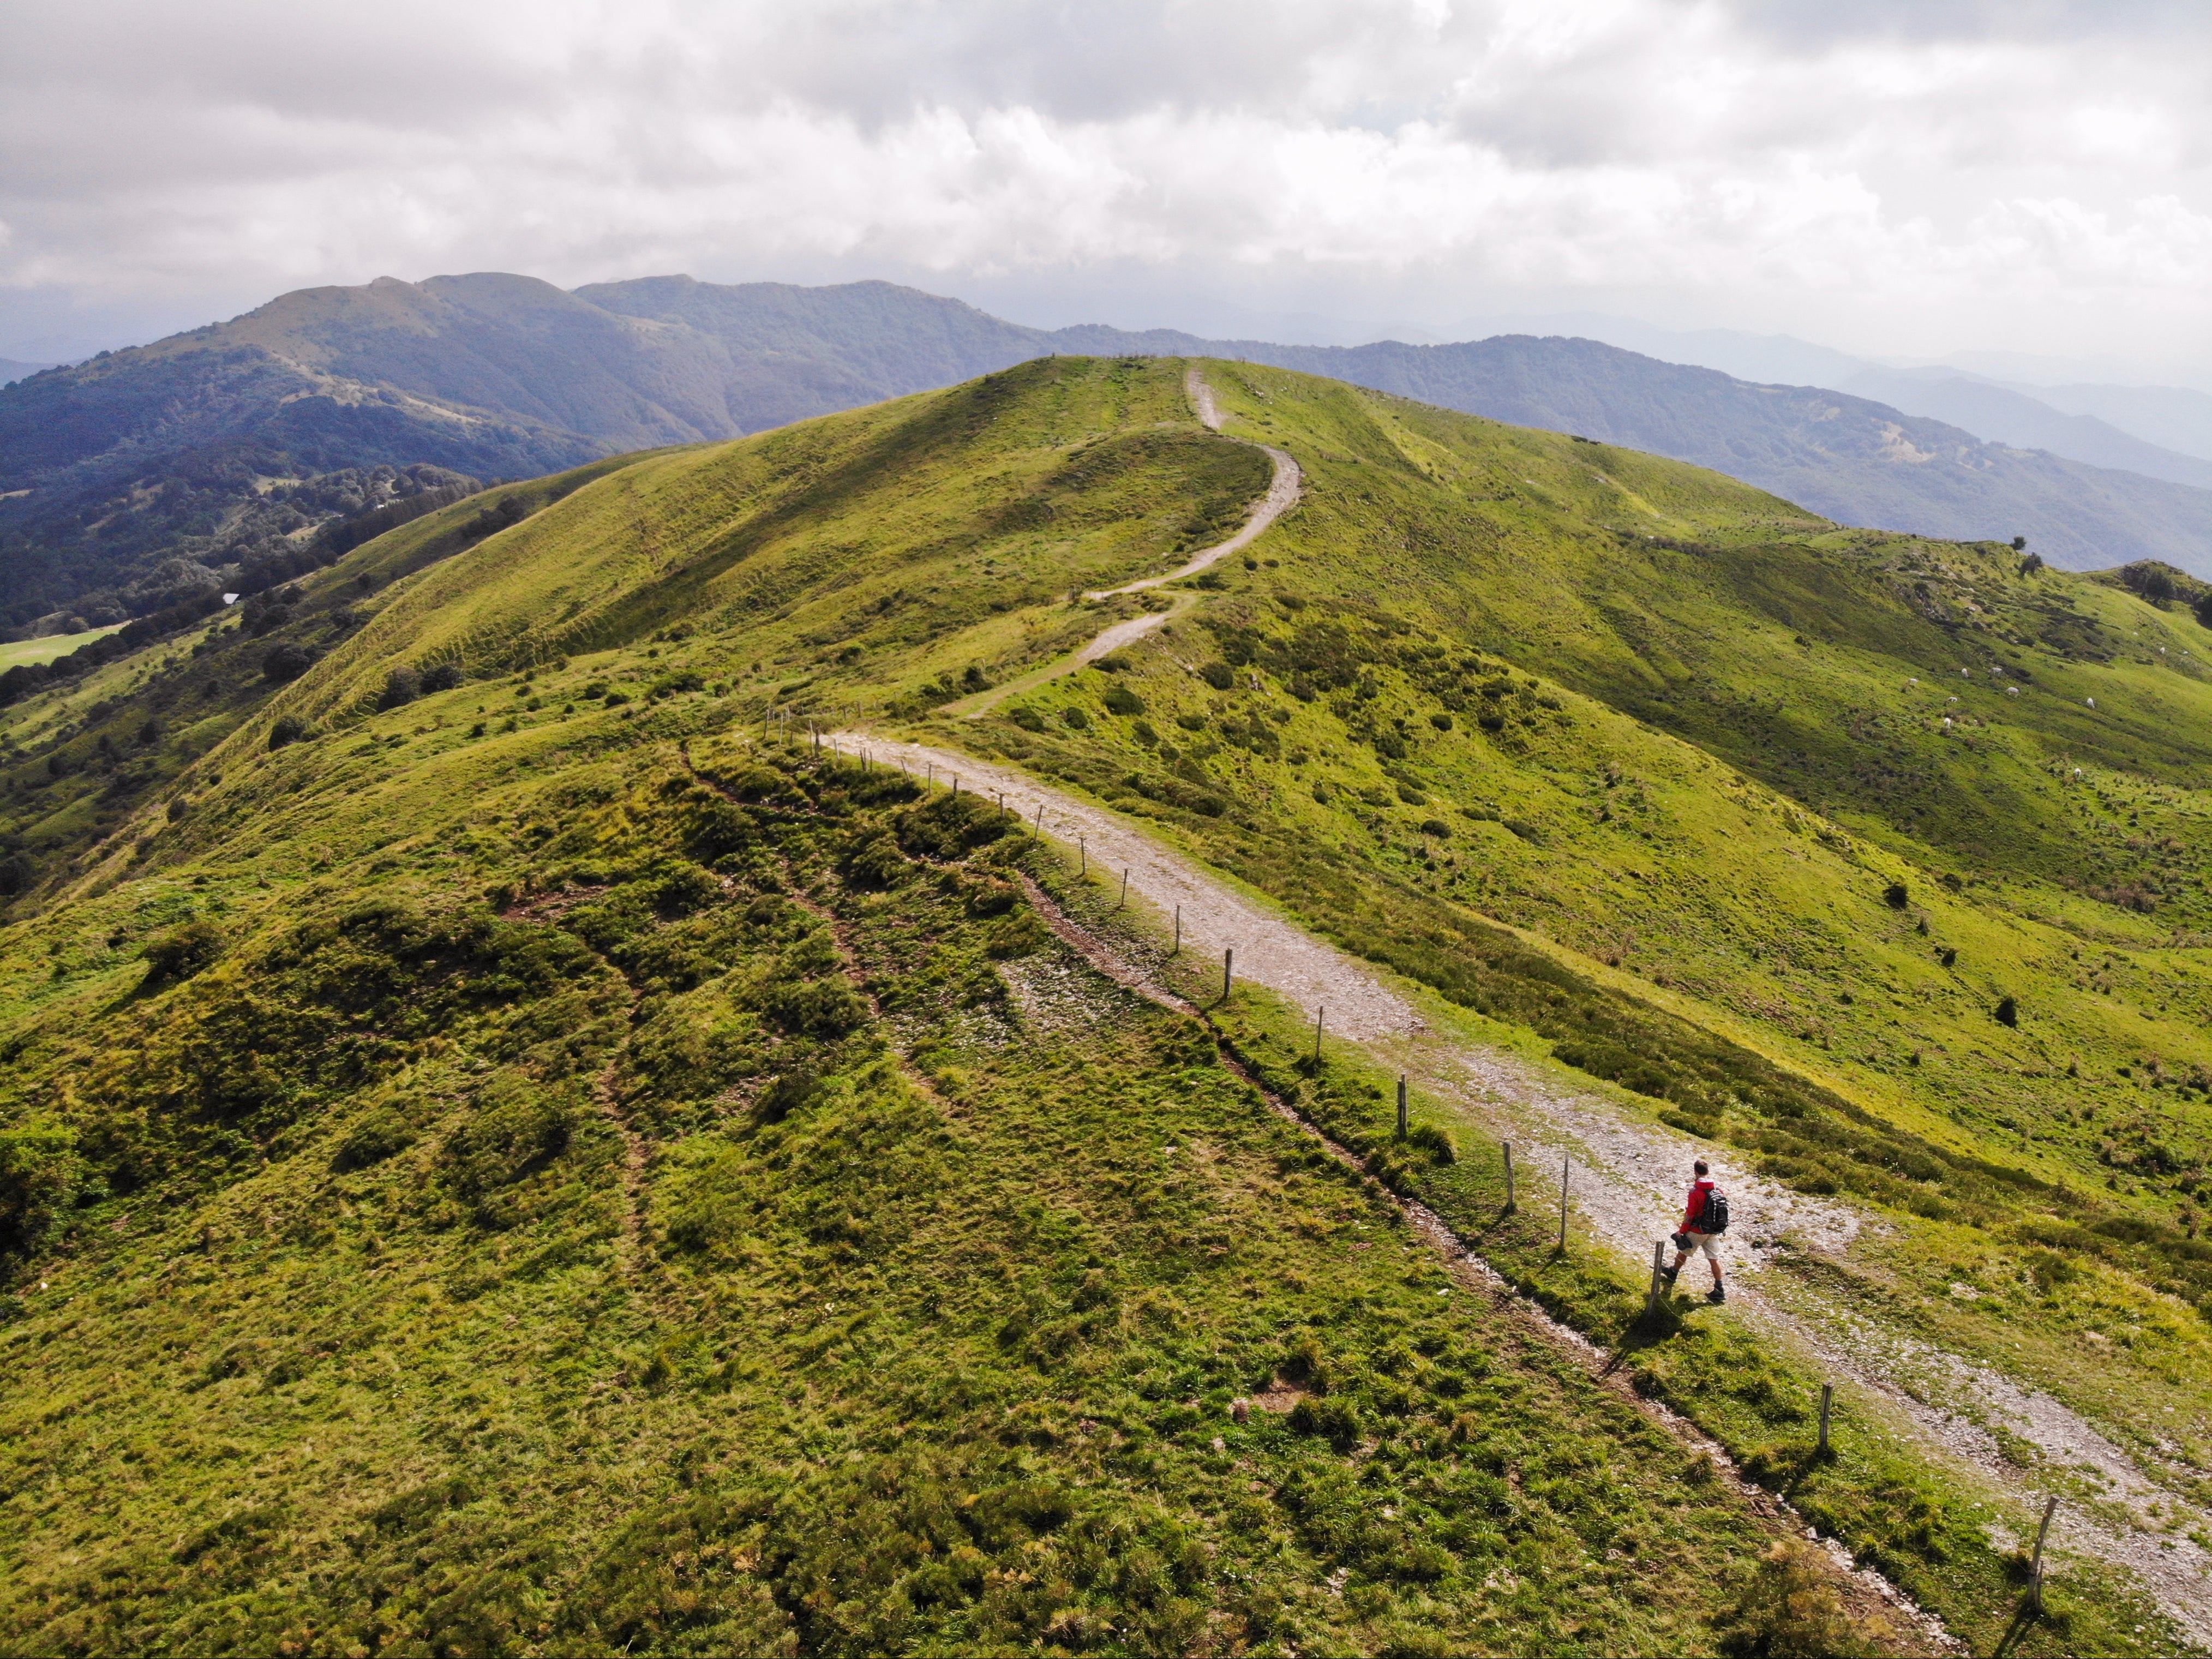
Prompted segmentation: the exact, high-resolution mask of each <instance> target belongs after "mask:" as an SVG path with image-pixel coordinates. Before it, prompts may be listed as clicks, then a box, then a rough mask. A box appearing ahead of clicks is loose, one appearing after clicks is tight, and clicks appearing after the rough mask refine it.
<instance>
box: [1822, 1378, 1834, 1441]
mask: <svg viewBox="0 0 2212 1659" xmlns="http://www.w3.org/2000/svg"><path fill="white" fill-rule="evenodd" d="M1835 1403H1836V1385H1835V1384H1834V1383H1822V1384H1820V1452H1819V1455H1820V1456H1822V1457H1829V1456H1832V1455H1834V1454H1833V1452H1832V1450H1831V1449H1830V1447H1829V1445H1828V1413H1830V1412H1831V1411H1832V1409H1833V1408H1834V1407H1835Z"/></svg>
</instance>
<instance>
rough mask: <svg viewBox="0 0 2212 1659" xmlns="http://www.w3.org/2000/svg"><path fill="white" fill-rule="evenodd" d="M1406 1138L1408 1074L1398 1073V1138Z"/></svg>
mask: <svg viewBox="0 0 2212 1659" xmlns="http://www.w3.org/2000/svg"><path fill="white" fill-rule="evenodd" d="M1405 1138H1406V1074H1405V1073H1403V1072H1401V1073H1398V1139H1401V1140H1403V1139H1405Z"/></svg>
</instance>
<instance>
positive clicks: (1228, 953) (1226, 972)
mask: <svg viewBox="0 0 2212 1659" xmlns="http://www.w3.org/2000/svg"><path fill="white" fill-rule="evenodd" d="M1236 972H1237V947H1236V946H1235V945H1231V946H1230V947H1229V948H1228V949H1227V950H1225V951H1223V952H1222V953H1221V1000H1223V1001H1224V1002H1226V1001H1228V1000H1229V987H1230V984H1231V980H1232V976H1233V975H1235V974H1236Z"/></svg>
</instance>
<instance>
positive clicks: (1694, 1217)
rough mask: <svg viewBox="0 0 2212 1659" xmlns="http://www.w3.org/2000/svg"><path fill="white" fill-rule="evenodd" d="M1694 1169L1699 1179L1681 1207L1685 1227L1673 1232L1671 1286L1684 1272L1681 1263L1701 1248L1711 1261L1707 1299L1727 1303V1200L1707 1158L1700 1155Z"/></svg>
mask: <svg viewBox="0 0 2212 1659" xmlns="http://www.w3.org/2000/svg"><path fill="white" fill-rule="evenodd" d="M1692 1169H1693V1170H1695V1171H1696V1173H1697V1179H1696V1180H1694V1181H1692V1182H1691V1183H1690V1196H1689V1200H1688V1201H1687V1202H1686V1203H1685V1204H1684V1205H1683V1206H1682V1230H1681V1231H1680V1232H1678V1233H1676V1234H1675V1235H1674V1251H1675V1255H1674V1266H1673V1267H1668V1268H1667V1269H1666V1270H1665V1272H1666V1279H1667V1282H1668V1284H1669V1285H1672V1284H1673V1283H1674V1276H1675V1275H1676V1274H1677V1273H1680V1272H1681V1271H1682V1264H1683V1263H1684V1262H1686V1261H1688V1260H1689V1259H1690V1257H1691V1255H1692V1254H1694V1253H1695V1252H1697V1251H1699V1250H1703V1251H1704V1252H1705V1260H1706V1261H1709V1262H1711V1264H1712V1269H1713V1288H1712V1289H1711V1291H1708V1292H1706V1295H1705V1300H1706V1301H1708V1302H1725V1301H1727V1300H1728V1289H1727V1287H1726V1286H1725V1285H1723V1284H1722V1283H1721V1252H1720V1237H1721V1234H1722V1233H1723V1232H1724V1231H1727V1228H1728V1200H1727V1199H1725V1198H1723V1197H1722V1196H1721V1194H1720V1189H1719V1188H1717V1187H1715V1186H1714V1185H1713V1181H1712V1176H1711V1175H1709V1174H1708V1173H1707V1172H1706V1170H1705V1159H1703V1158H1699V1160H1698V1161H1697V1163H1696V1164H1693V1165H1692Z"/></svg>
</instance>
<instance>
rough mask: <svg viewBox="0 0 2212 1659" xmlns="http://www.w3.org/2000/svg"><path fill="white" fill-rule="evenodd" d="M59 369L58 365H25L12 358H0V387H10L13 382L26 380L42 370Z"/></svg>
mask: <svg viewBox="0 0 2212 1659" xmlns="http://www.w3.org/2000/svg"><path fill="white" fill-rule="evenodd" d="M59 367H61V365H60V364H58V363H26V362H18V361H17V360H16V359H15V358H13V357H0V386H11V385H13V384H14V383H15V381H17V380H26V379H27V378H29V377H30V376H31V375H33V374H38V373H40V371H41V370H43V369H49V368H59Z"/></svg>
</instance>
